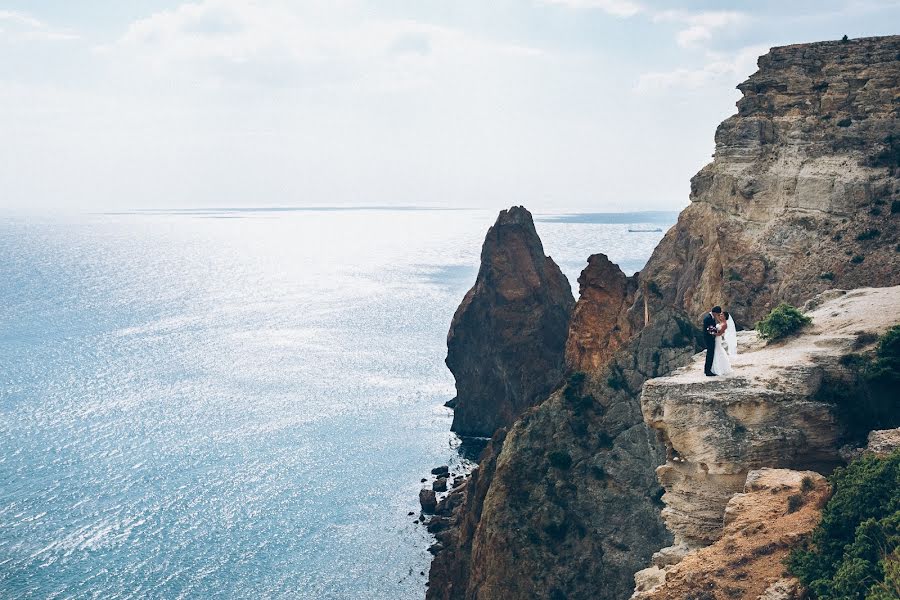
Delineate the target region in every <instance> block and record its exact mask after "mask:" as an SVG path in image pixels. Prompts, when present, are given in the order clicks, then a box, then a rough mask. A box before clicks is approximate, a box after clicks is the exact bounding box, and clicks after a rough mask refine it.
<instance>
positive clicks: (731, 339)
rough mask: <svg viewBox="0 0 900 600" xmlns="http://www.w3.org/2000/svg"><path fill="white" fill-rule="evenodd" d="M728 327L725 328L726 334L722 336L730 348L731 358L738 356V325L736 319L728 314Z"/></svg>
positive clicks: (727, 347)
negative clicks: (735, 323) (735, 324)
mask: <svg viewBox="0 0 900 600" xmlns="http://www.w3.org/2000/svg"><path fill="white" fill-rule="evenodd" d="M727 323H728V329H726V330H725V335H723V336H722V338H723V339H724V341H725V348H726V349H727V350H728V356H729V358H734V357H735V356H737V327H735V326H734V319H732V318H731V315H728V321H727Z"/></svg>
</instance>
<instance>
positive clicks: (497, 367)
mask: <svg viewBox="0 0 900 600" xmlns="http://www.w3.org/2000/svg"><path fill="white" fill-rule="evenodd" d="M574 304H575V299H574V298H573V297H572V289H571V287H570V286H569V282H568V281H567V280H566V277H565V275H563V274H562V271H560V269H559V267H558V266H557V265H556V263H555V262H553V259H551V258H550V257H549V256H544V248H543V246H542V245H541V240H540V238H539V237H538V234H537V231H536V230H535V228H534V222H533V220H532V217H531V213H529V212H528V211H527V210H526V209H525V208H523V207H521V206H514V207H512V208H510V209H509V210H504V211H501V212H500V216H499V217H497V221H496V223H494V225H493V226H492V227H491V228H490V229H489V230H488V232H487V236H486V237H485V240H484V245H483V246H482V249H481V268H480V269H479V271H478V276H477V278H476V280H475V285H474V286H472V288H471V289H470V290H469V292H468V293H467V294H466V296H465V298H464V299H463V301H462V303H461V304H460V306H459V308H458V309H457V310H456V314H455V315H454V316H453V321H452V323H451V325H450V332H449V334H448V335H447V360H446V363H447V367H448V368H449V369H450V371H451V372H452V373H453V376H454V377H455V378H456V399H455V405H454V406H455V408H454V416H453V425H452V427H451V428H452V429H453V431H456V432H457V433H459V434H461V435H480V436H490V435H491V434H493V432H494V431H495V430H496V429H497V428H498V427H503V426H506V425H509V424H511V423H512V422H513V421H514V420H515V418H516V417H518V416H519V414H521V412H522V411H523V410H524V409H526V408H528V407H529V406H533V405H534V404H536V403H538V402H540V401H541V400H544V399H545V398H546V397H547V395H548V394H549V393H550V392H551V391H552V390H553V388H554V387H556V385H557V384H558V383H559V382H560V381H561V379H562V374H563V368H564V352H565V343H566V336H567V333H568V328H569V319H570V317H571V314H572V309H573V307H574Z"/></svg>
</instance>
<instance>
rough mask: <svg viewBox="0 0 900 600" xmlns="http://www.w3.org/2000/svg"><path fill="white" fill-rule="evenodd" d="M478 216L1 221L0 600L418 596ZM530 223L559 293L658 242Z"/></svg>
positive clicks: (323, 214) (618, 231) (403, 213)
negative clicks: (599, 259)
mask: <svg viewBox="0 0 900 600" xmlns="http://www.w3.org/2000/svg"><path fill="white" fill-rule="evenodd" d="M495 217H496V215H495V214H494V213H493V212H486V211H478V210H471V211H469V210H466V211H435V210H384V209H382V210H340V211H335V210H304V211H260V210H255V211H194V212H174V213H173V212H165V211H156V212H148V213H143V214H106V215H88V216H84V217H82V218H77V219H68V220H54V219H46V220H36V219H15V218H0V596H2V597H4V598H182V597H183V598H212V597H217V598H304V599H305V598H309V599H320V598H359V599H369V598H371V599H381V598H383V599H389V600H402V599H407V598H408V599H418V598H421V597H422V596H423V594H424V581H425V577H424V575H422V574H421V573H422V572H427V570H428V565H429V559H430V555H429V554H428V553H427V552H426V548H427V546H428V545H429V543H430V542H431V540H430V536H428V534H427V533H426V532H425V531H424V530H423V528H422V527H421V526H420V525H416V524H414V523H413V522H412V521H413V517H409V516H408V515H407V513H408V512H411V511H416V512H417V511H418V505H417V494H418V490H419V487H420V484H419V479H420V477H422V476H423V475H424V474H427V472H428V470H429V469H430V468H431V467H433V466H436V465H438V464H447V463H448V462H449V463H450V464H451V465H454V466H457V465H459V464H460V462H461V459H460V458H459V455H458V453H457V451H456V449H455V448H456V446H457V445H458V440H457V439H456V438H455V436H453V435H452V434H450V433H449V427H450V421H451V415H450V412H449V411H448V410H447V409H445V408H443V403H444V402H445V401H446V400H448V399H449V398H450V397H452V395H453V379H452V377H451V376H450V374H449V373H448V372H447V371H446V369H445V367H444V364H443V358H444V355H445V352H446V347H445V339H446V333H447V328H448V325H449V322H450V319H451V317H452V314H453V311H454V310H455V308H456V306H457V304H458V303H459V301H460V300H461V298H462V296H463V294H464V293H465V291H466V289H467V288H468V287H469V286H470V285H471V284H472V282H473V281H474V277H475V273H476V269H477V264H478V254H479V251H480V245H481V241H482V239H483V236H484V232H485V231H486V229H487V227H488V226H489V225H490V224H491V223H492V222H493V220H494V218H495ZM570 221H572V220H565V219H564V220H559V219H554V218H548V219H546V220H544V221H541V220H540V219H539V222H538V230H539V233H540V234H541V236H542V238H543V240H544V245H545V249H546V251H547V252H548V253H550V254H551V255H553V256H554V257H555V258H556V259H557V262H559V263H560V264H561V266H562V267H563V269H564V271H566V273H567V275H568V276H569V278H570V280H571V281H572V282H573V283H574V280H575V278H576V277H577V274H578V271H579V270H580V269H581V268H582V266H583V265H584V261H585V259H586V257H587V256H588V255H589V254H590V253H592V252H597V251H605V252H607V253H608V254H610V255H611V257H612V259H613V260H617V261H619V262H620V263H621V264H623V265H625V266H626V267H628V268H629V269H630V270H634V269H637V268H640V266H641V265H642V264H643V262H644V261H645V260H646V258H647V257H648V256H649V254H650V251H651V250H652V248H653V246H654V245H655V244H656V242H657V241H658V240H659V238H660V237H661V236H662V234H659V233H639V234H627V233H625V230H626V229H627V227H628V225H622V224H604V223H597V222H595V221H596V219H583V220H581V221H579V220H578V219H575V220H574V222H570Z"/></svg>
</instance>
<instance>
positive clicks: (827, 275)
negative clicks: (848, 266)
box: [819, 271, 834, 281]
mask: <svg viewBox="0 0 900 600" xmlns="http://www.w3.org/2000/svg"><path fill="white" fill-rule="evenodd" d="M819 279H827V280H828V281H834V273H832V272H831V271H828V272H826V273H822V274H821V275H819Z"/></svg>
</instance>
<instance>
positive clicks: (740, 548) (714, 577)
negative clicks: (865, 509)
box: [632, 469, 829, 600]
mask: <svg viewBox="0 0 900 600" xmlns="http://www.w3.org/2000/svg"><path fill="white" fill-rule="evenodd" d="M828 494H829V487H828V483H827V482H826V480H825V478H824V477H822V476H821V475H819V474H818V473H814V472H812V471H790V470H786V469H760V470H758V471H751V472H750V473H748V474H747V479H746V483H745V485H744V489H743V491H742V493H739V494H736V495H735V496H733V497H732V498H731V499H730V500H729V502H728V505H727V510H726V512H725V519H724V529H723V532H722V536H721V539H719V540H718V541H717V542H716V543H714V544H712V545H711V546H707V547H705V548H703V549H700V550H695V551H693V552H687V553H685V555H684V556H683V558H681V559H680V562H678V563H677V564H674V565H673V564H669V563H667V562H666V561H665V560H664V559H665V557H664V556H662V555H660V556H654V562H655V563H656V564H654V565H653V566H652V567H650V568H649V569H645V570H644V571H640V572H638V573H637V574H636V575H635V582H636V583H637V587H636V591H635V593H634V595H633V596H632V600H670V599H672V598H705V599H707V600H732V599H734V598H744V599H747V600H751V599H759V600H776V599H777V600H799V599H800V598H802V597H803V596H802V590H801V588H800V583H799V582H798V581H797V580H796V579H794V578H793V577H785V576H784V575H783V573H784V559H785V558H786V557H787V555H788V554H789V552H790V550H791V548H793V547H795V546H797V544H798V543H799V542H800V541H801V540H803V539H804V538H805V537H807V536H808V535H809V534H810V533H811V532H812V530H813V528H815V526H816V525H817V524H818V522H819V519H820V518H821V513H822V507H823V506H824V504H825V502H826V501H827V500H828Z"/></svg>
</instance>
